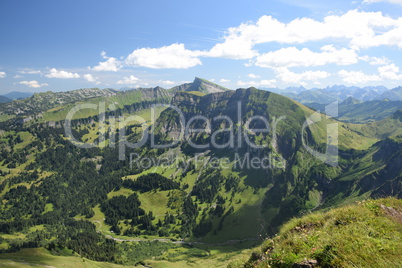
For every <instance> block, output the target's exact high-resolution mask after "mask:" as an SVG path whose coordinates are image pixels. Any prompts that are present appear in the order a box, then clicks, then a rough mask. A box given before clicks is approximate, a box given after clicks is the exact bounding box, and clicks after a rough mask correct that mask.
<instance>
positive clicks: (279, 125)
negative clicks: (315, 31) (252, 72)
mask: <svg viewBox="0 0 402 268" xmlns="http://www.w3.org/2000/svg"><path fill="white" fill-rule="evenodd" d="M399 89H400V88H399ZM399 89H398V88H396V89H394V90H391V92H393V93H392V94H397V93H395V92H398V90H399ZM342 90H343V91H345V92H346V89H344V88H343V89H342ZM342 90H341V89H340V91H342ZM353 90H355V91H353V92H355V93H353V94H355V95H356V96H357V95H358V94H360V95H363V93H357V92H363V91H364V92H366V93H364V94H366V95H365V96H368V95H367V94H368V92H377V93H378V94H377V96H382V94H385V93H386V92H388V91H386V90H385V89H384V88H382V87H378V88H365V89H364V90H362V91H359V90H358V89H353ZM317 92H319V93H317ZM323 92H324V93H327V92H332V91H331V90H317V91H314V90H313V91H309V93H312V94H313V93H314V94H318V95H319V94H321V93H322V94H321V95H320V96H321V97H322V96H323V95H324V93H323ZM302 93H303V92H300V93H298V94H297V96H299V95H301V94H302ZM294 94H295V93H294ZM306 94H307V93H304V95H303V96H307V95H308V94H307V95H306ZM320 96H318V97H314V98H315V99H313V98H311V99H310V100H320V98H321V97H320ZM337 96H338V97H337V98H338V99H337V100H339V99H341V98H344V96H346V95H342V94H340V95H337ZM340 96H342V97H340ZM373 96H374V93H373ZM388 96H390V95H388ZM367 98H368V97H367ZM370 98H371V97H370ZM373 98H376V97H373ZM306 99H307V97H306ZM320 101H322V100H320ZM317 103H318V104H317V105H319V104H327V103H328V102H326V103H320V102H317ZM399 105H400V101H393V100H389V99H388V100H371V101H364V102H362V101H361V100H359V99H358V98H353V97H350V96H349V97H346V98H345V99H344V101H343V102H342V103H340V105H339V107H338V108H339V109H338V111H339V115H340V116H339V119H337V118H333V117H330V116H327V115H325V114H321V113H318V112H317V111H316V110H314V109H311V108H309V107H307V106H305V105H303V104H302V103H300V102H299V101H297V100H294V99H291V98H289V97H287V96H282V95H280V94H277V93H274V92H270V91H267V90H259V89H256V88H240V89H236V90H229V89H226V88H224V87H221V86H219V85H217V84H214V83H212V82H210V81H207V80H204V79H201V78H195V79H194V81H193V82H192V83H187V84H183V85H180V86H176V87H173V88H171V89H164V88H161V87H155V88H139V89H127V90H125V91H118V90H112V89H104V90H100V89H80V90H74V91H68V92H59V93H54V92H45V93H39V94H34V95H33V96H31V97H28V98H25V99H22V100H15V101H13V102H11V103H5V104H0V119H1V120H0V134H1V135H0V155H1V158H0V160H1V161H0V172H1V173H0V196H1V200H2V202H1V203H0V207H1V210H0V252H3V253H6V252H17V253H18V252H20V251H19V250H20V249H24V248H44V249H46V250H48V251H49V252H51V253H53V254H55V255H57V254H58V255H63V254H65V255H66V256H69V257H73V256H75V255H74V254H77V255H76V256H80V257H82V258H86V259H89V260H92V261H103V262H109V263H115V264H126V265H137V264H141V265H148V266H150V265H151V266H153V265H155V266H158V265H167V266H171V267H174V266H178V265H188V263H193V264H194V265H196V266H197V265H198V266H199V265H204V264H205V263H209V265H215V266H217V265H222V264H226V263H228V262H229V260H230V259H231V258H233V257H234V256H236V255H237V254H240V252H241V250H245V249H249V248H252V247H255V246H258V245H259V244H260V243H261V241H262V240H263V239H265V238H268V237H273V236H274V235H275V234H276V233H277V232H278V231H279V230H280V226H282V225H283V224H284V223H285V222H286V221H288V220H290V219H291V218H293V217H297V216H301V215H304V214H308V213H310V212H312V211H320V210H328V209H330V208H334V207H338V206H342V205H345V204H350V203H353V202H355V201H361V200H364V199H367V198H378V197H383V196H395V197H398V198H401V197H402V180H401V174H402V170H401V167H400V162H401V160H402V133H401V131H402V130H401V129H402V116H401V115H402V110H400V109H401V108H399V107H400V106H399ZM102 107H104V108H102ZM373 107H374V111H376V115H375V117H373V118H370V116H371V115H369V112H370V108H371V109H373ZM318 108H320V107H318ZM321 108H324V110H323V111H325V108H326V107H321ZM102 109H103V110H102ZM72 111H73V114H72V113H71V112H72ZM68 118H70V119H71V120H66V119H68ZM351 118H352V119H353V120H357V121H359V122H360V123H361V124H354V123H350V122H346V121H352V119H351ZM339 120H345V121H339ZM369 121H373V122H369ZM228 246H229V247H228ZM0 256H1V255H0ZM254 261H258V258H256V259H255V260H254ZM254 261H251V262H250V263H254ZM211 263H212V264H211ZM0 264H1V259H0Z"/></svg>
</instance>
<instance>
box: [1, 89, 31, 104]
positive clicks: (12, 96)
mask: <svg viewBox="0 0 402 268" xmlns="http://www.w3.org/2000/svg"><path fill="white" fill-rule="evenodd" d="M33 94H34V93H30V92H20V91H12V92H9V93H7V94H3V95H1V96H0V97H5V98H7V99H8V101H4V102H10V101H13V100H19V99H24V98H28V97H31V96H32V95H33Z"/></svg>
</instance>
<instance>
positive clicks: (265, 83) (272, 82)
mask: <svg viewBox="0 0 402 268" xmlns="http://www.w3.org/2000/svg"><path fill="white" fill-rule="evenodd" d="M276 82H277V81H276V80H275V79H271V80H261V81H248V82H244V81H241V80H239V81H237V85H238V86H240V87H259V86H264V87H274V86H275V84H276Z"/></svg>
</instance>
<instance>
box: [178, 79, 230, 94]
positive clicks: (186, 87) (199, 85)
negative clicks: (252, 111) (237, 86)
mask: <svg viewBox="0 0 402 268" xmlns="http://www.w3.org/2000/svg"><path fill="white" fill-rule="evenodd" d="M172 90H173V91H198V92H202V93H205V94H209V93H217V92H224V91H227V90H229V89H227V88H225V87H222V86H220V85H217V84H215V83H212V82H211V81H208V80H205V79H202V78H198V77H196V78H195V79H194V81H193V82H192V83H187V84H183V85H180V86H176V87H174V88H172Z"/></svg>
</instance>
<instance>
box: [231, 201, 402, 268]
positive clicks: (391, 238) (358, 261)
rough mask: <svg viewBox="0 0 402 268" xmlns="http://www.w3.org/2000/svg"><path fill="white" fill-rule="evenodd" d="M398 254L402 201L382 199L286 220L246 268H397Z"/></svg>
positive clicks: (401, 249) (401, 248)
mask: <svg viewBox="0 0 402 268" xmlns="http://www.w3.org/2000/svg"><path fill="white" fill-rule="evenodd" d="M384 206H385V207H386V208H385V207H384ZM401 252H402V200H398V199H394V198H387V199H378V200H367V201H363V202H356V203H355V204H352V205H348V206H344V207H340V208H336V209H332V210H329V211H328V212H325V213H324V212H316V213H312V214H309V215H306V216H304V217H302V218H295V219H292V220H291V221H289V222H288V223H286V224H285V225H283V226H282V228H281V230H280V233H279V235H277V236H276V237H274V238H273V239H269V240H266V241H265V242H264V244H263V245H262V247H261V249H260V250H259V252H255V253H253V254H252V257H251V258H250V259H249V261H248V262H247V267H271V266H272V267H290V266H291V265H292V264H294V263H301V262H303V260H317V261H318V264H319V265H320V266H325V267H401V266H402V259H401V257H400V256H401V255H400V253H401ZM242 265H243V264H242V263H241V262H237V263H233V266H234V267H236V266H242ZM270 265H271V266H270Z"/></svg>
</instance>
